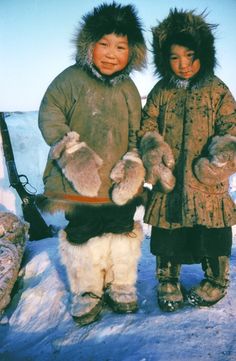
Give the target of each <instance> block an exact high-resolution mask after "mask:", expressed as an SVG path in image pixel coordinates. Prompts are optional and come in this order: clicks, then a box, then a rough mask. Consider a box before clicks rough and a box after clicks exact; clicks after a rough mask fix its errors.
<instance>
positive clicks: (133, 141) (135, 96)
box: [126, 82, 142, 150]
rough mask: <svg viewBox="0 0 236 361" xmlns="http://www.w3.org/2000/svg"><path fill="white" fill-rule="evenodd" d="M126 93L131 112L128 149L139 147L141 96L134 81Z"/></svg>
mask: <svg viewBox="0 0 236 361" xmlns="http://www.w3.org/2000/svg"><path fill="white" fill-rule="evenodd" d="M130 85H131V87H129V89H128V91H127V93H126V101H127V105H128V112H129V143H128V148H129V149H128V150H132V149H135V148H137V133H138V131H139V129H140V123H141V110H142V104H141V97H140V94H139V92H138V90H137V88H136V86H135V85H134V83H133V82H131V83H130Z"/></svg>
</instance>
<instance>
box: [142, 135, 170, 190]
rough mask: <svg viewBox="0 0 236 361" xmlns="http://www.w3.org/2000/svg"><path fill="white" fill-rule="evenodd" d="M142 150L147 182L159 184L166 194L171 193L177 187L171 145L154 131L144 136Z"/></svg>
mask: <svg viewBox="0 0 236 361" xmlns="http://www.w3.org/2000/svg"><path fill="white" fill-rule="evenodd" d="M140 148H141V154H142V160H143V164H144V166H145V168H146V171H147V173H146V179H145V180H146V182H147V183H150V184H152V185H155V184H157V185H158V186H159V187H160V189H161V191H162V192H164V193H168V192H171V191H172V190H173V188H174V186H175V177H174V175H173V173H172V169H173V168H174V165H175V160H174V156H173V153H172V150H171V148H170V146H169V144H167V143H166V142H165V141H164V139H163V137H162V136H161V135H160V134H159V133H157V132H156V131H154V132H148V133H146V134H145V135H144V137H143V138H142V140H141V144H140Z"/></svg>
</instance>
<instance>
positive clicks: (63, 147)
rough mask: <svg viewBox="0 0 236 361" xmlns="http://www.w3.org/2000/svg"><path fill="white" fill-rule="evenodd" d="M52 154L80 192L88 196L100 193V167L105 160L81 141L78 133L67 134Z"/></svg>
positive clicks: (55, 146)
mask: <svg viewBox="0 0 236 361" xmlns="http://www.w3.org/2000/svg"><path fill="white" fill-rule="evenodd" d="M50 155H51V158H52V159H55V160H56V161H57V163H58V165H59V166H60V168H61V170H62V172H63V174H64V175H65V177H66V178H67V179H68V180H69V181H70V183H71V184H72V186H73V188H74V189H75V190H76V191H77V192H78V193H79V194H81V195H83V196H87V197H96V196H97V195H98V191H99V188H100V186H101V180H100V176H99V173H98V169H99V168H100V167H101V165H102V163H103V160H102V159H101V158H100V157H99V156H98V155H97V154H96V153H95V152H94V151H93V150H92V149H91V148H89V147H88V146H87V144H86V143H85V142H80V141H79V134H78V133H76V132H70V133H68V134H67V135H65V136H64V138H63V139H62V140H61V141H59V142H58V143H57V144H55V145H54V146H53V147H52V149H51V152H50Z"/></svg>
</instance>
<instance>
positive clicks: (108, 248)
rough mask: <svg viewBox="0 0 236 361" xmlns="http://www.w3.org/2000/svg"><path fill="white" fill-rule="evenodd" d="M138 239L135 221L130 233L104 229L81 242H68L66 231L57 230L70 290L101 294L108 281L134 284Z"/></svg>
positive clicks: (138, 246)
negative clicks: (97, 234) (108, 231)
mask: <svg viewBox="0 0 236 361" xmlns="http://www.w3.org/2000/svg"><path fill="white" fill-rule="evenodd" d="M142 239H143V231H142V227H141V224H140V223H139V222H135V226H134V229H133V231H132V232H130V233H127V234H112V233H107V234H104V235H103V236H100V237H94V238H91V239H90V240H89V241H88V242H86V243H85V244H83V245H74V244H71V243H69V242H68V241H67V238H66V232H65V231H63V230H61V231H60V232H59V254H60V259H61V262H62V264H63V265H64V266H65V268H66V272H67V276H68V281H69V285H70V290H71V292H72V293H73V294H82V293H84V292H92V293H94V294H96V295H97V296H99V297H101V296H102V294H103V291H104V289H105V288H106V287H107V286H108V285H110V284H113V285H117V286H119V285H129V286H130V287H135V282H136V279H137V263H138V260H139V258H140V255H141V242H142Z"/></svg>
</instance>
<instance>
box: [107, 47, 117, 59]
mask: <svg viewBox="0 0 236 361" xmlns="http://www.w3.org/2000/svg"><path fill="white" fill-rule="evenodd" d="M106 56H107V57H109V58H114V56H115V55H114V49H113V48H112V47H109V48H108V49H107V52H106Z"/></svg>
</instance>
